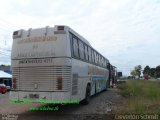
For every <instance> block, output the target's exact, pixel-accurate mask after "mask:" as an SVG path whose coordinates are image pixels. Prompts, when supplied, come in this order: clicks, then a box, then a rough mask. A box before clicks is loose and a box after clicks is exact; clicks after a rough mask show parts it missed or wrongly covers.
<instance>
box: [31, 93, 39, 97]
mask: <svg viewBox="0 0 160 120" xmlns="http://www.w3.org/2000/svg"><path fill="white" fill-rule="evenodd" d="M29 97H30V98H39V95H38V94H29Z"/></svg>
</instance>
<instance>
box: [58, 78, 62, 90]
mask: <svg viewBox="0 0 160 120" xmlns="http://www.w3.org/2000/svg"><path fill="white" fill-rule="evenodd" d="M62 80H63V79H62V77H58V78H57V89H58V90H62Z"/></svg>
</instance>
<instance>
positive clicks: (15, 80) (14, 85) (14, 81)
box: [12, 77, 17, 89]
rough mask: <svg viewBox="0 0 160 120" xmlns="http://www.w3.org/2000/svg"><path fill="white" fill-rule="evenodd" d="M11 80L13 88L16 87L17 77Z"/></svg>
mask: <svg viewBox="0 0 160 120" xmlns="http://www.w3.org/2000/svg"><path fill="white" fill-rule="evenodd" d="M12 82H13V89H16V88H17V85H16V82H17V79H16V78H15V77H14V78H13V79H12Z"/></svg>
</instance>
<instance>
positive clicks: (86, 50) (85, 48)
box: [84, 45, 88, 61]
mask: <svg viewBox="0 0 160 120" xmlns="http://www.w3.org/2000/svg"><path fill="white" fill-rule="evenodd" d="M84 51H85V60H86V61H88V49H87V45H84Z"/></svg>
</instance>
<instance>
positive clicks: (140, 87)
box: [118, 80, 160, 114]
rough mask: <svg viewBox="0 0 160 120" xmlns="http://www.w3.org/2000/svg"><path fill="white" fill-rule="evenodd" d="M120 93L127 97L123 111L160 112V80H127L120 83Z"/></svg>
mask: <svg viewBox="0 0 160 120" xmlns="http://www.w3.org/2000/svg"><path fill="white" fill-rule="evenodd" d="M118 88H119V89H120V95H122V96H123V97H124V98H125V99H124V101H123V105H121V110H120V111H119V112H121V113H128V114H130V113H134V114H153V113H157V114H160V82H159V81H148V80H127V81H126V82H125V83H122V84H119V85H118Z"/></svg>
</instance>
